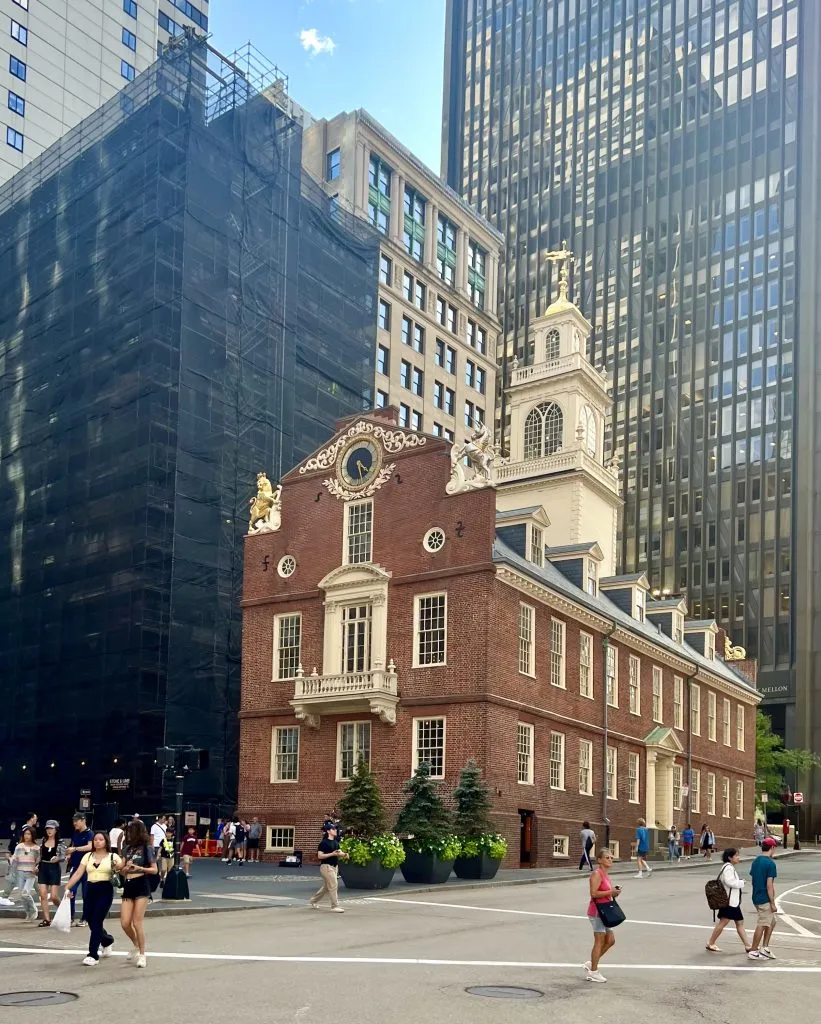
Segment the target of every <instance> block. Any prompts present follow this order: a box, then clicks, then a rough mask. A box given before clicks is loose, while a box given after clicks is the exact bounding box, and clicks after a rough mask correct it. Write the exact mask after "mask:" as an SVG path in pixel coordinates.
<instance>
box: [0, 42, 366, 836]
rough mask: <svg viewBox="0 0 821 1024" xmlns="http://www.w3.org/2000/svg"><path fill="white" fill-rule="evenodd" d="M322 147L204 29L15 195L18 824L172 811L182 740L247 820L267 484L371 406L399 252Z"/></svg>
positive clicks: (5, 673)
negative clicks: (160, 761) (365, 218)
mask: <svg viewBox="0 0 821 1024" xmlns="http://www.w3.org/2000/svg"><path fill="white" fill-rule="evenodd" d="M301 134H302V133H301V128H300V126H299V125H298V124H297V123H296V122H294V121H292V120H291V119H290V118H288V117H287V116H286V115H285V114H283V113H282V112H281V111H280V110H279V109H278V108H277V107H275V106H273V105H272V104H271V103H269V102H268V100H267V99H265V98H264V97H263V96H260V95H255V94H253V93H252V92H251V91H250V89H249V87H248V85H247V82H246V81H245V80H244V79H243V78H242V77H241V76H240V75H239V74H236V73H235V71H234V69H233V68H232V66H231V65H229V64H228V63H227V62H225V61H224V60H223V59H222V58H220V57H219V55H217V54H216V53H215V52H214V51H212V50H210V49H209V48H208V47H207V46H206V45H205V44H204V43H201V42H200V43H193V42H190V41H189V42H188V43H185V44H183V45H182V46H181V47H179V48H176V49H173V50H169V51H167V52H166V54H165V55H164V56H163V57H162V58H161V59H160V60H159V61H157V63H156V64H155V65H153V66H152V68H150V69H149V70H148V71H146V72H145V73H144V74H143V75H141V76H139V77H138V78H137V79H136V80H135V81H134V82H133V83H131V84H130V85H128V86H127V87H126V88H125V90H124V91H123V92H122V93H121V94H120V95H119V96H118V97H116V98H115V99H114V100H112V101H111V102H110V103H108V104H107V105H106V106H104V107H102V108H101V109H100V110H99V111H98V112H97V113H96V114H95V115H94V116H93V117H92V118H89V119H88V120H87V121H85V122H83V123H82V124H81V125H79V126H78V127H77V128H76V129H75V130H73V131H72V132H70V133H69V134H68V135H67V136H65V137H64V138H63V139H62V140H61V141H60V142H58V143H57V144H56V145H55V146H53V147H52V148H51V149H49V150H48V151H47V152H46V153H45V154H43V156H42V157H40V158H38V159H37V160H35V161H33V162H32V163H31V164H30V165H29V166H28V167H27V168H26V169H25V170H23V171H22V172H21V173H20V174H18V175H17V176H16V177H15V178H13V179H12V180H11V181H10V182H8V183H7V185H6V186H5V187H4V188H3V190H2V191H0V239H1V240H2V243H1V244H0V282H1V283H0V538H2V539H1V540H0V674H2V700H3V714H2V715H0V816H1V817H5V816H6V815H7V814H10V813H13V812H14V813H17V812H19V811H20V810H25V809H28V808H29V807H30V806H31V807H37V808H38V811H40V813H41V815H42V814H47V815H48V816H51V815H52V814H54V815H55V816H59V815H63V816H65V815H67V814H68V813H69V812H70V811H71V810H72V809H73V808H74V807H76V806H77V803H78V800H79V795H80V791H81V790H83V789H88V790H90V798H91V800H92V802H93V803H101V802H105V801H119V802H120V806H121V809H122V810H123V811H124V812H132V811H133V810H135V809H136V810H140V811H144V812H145V813H149V812H151V811H157V810H159V809H160V800H161V798H162V790H161V787H162V780H161V777H160V775H159V774H158V772H157V770H156V768H155V767H154V751H155V749H156V747H157V746H159V745H162V744H163V743H170V744H175V743H190V744H193V745H194V746H197V747H204V748H207V749H208V750H209V751H210V767H209V768H208V770H207V771H201V772H197V773H196V774H194V775H192V776H191V777H190V779H189V781H188V783H187V785H186V790H187V792H188V793H189V794H190V795H191V798H192V799H193V800H194V801H196V802H198V803H200V804H201V805H202V806H211V807H214V808H217V807H220V806H221V807H223V808H226V809H232V808H233V801H234V800H235V798H236V776H237V721H236V712H237V709H238V706H239V689H240V629H241V616H240V606H239V601H240V596H241V584H242V557H243V536H244V534H245V533H246V531H247V525H248V502H249V498H250V496H251V495H252V494H254V493H255V491H256V473H257V472H258V471H259V470H262V469H264V470H266V471H267V472H268V474H269V476H270V478H271V479H272V480H273V481H276V480H277V479H278V478H279V476H280V475H281V474H283V473H284V472H286V471H287V470H288V469H289V468H290V467H291V466H293V465H294V464H295V463H296V462H298V461H299V460H300V459H302V458H303V457H305V456H306V455H307V454H308V453H309V452H310V451H312V450H313V449H314V448H315V447H316V446H318V445H319V444H320V443H322V442H324V441H325V440H326V439H327V438H328V437H329V436H330V435H331V434H332V432H333V427H334V423H335V421H336V420H337V419H338V418H340V417H342V416H346V415H349V414H351V413H354V412H356V411H357V410H359V409H361V408H363V407H366V406H369V405H370V404H371V403H372V394H371V388H372V382H373V376H374V368H373V352H374V349H375V335H376V312H375V298H376V281H377V274H376V267H377V260H378V251H379V247H378V240H377V237H376V235H375V233H374V232H372V231H371V230H370V228H368V227H367V225H364V224H362V223H361V222H359V221H357V220H355V219H354V218H353V217H346V215H344V214H343V213H341V212H340V211H334V210H332V209H331V208H330V207H329V205H328V200H327V199H326V198H325V197H324V196H323V194H322V192H321V191H320V190H319V189H317V188H316V187H315V186H312V185H311V183H309V182H307V181H306V180H303V177H302V172H301ZM111 779H126V780H128V784H127V786H126V787H125V788H124V789H123V790H122V791H121V792H120V791H111V792H107V791H106V783H107V782H108V781H109V780H111ZM170 792H171V793H173V788H171V789H170ZM165 793H166V798H167V797H168V795H169V787H168V786H166V789H165Z"/></svg>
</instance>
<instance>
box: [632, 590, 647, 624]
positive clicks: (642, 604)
mask: <svg viewBox="0 0 821 1024" xmlns="http://www.w3.org/2000/svg"><path fill="white" fill-rule="evenodd" d="M633 606H634V614H633V618H634V619H638V621H639V622H644V621H645V619H646V617H647V594H646V593H645V591H644V590H642V588H641V587H635V588H634V589H633Z"/></svg>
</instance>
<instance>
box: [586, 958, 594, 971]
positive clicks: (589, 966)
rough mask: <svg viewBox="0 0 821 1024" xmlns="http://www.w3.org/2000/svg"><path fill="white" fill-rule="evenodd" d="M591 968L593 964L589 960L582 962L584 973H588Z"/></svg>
mask: <svg viewBox="0 0 821 1024" xmlns="http://www.w3.org/2000/svg"><path fill="white" fill-rule="evenodd" d="M592 966H593V964H592V963H591V961H590V960H585V962H584V969H585V970H586V971H589V970H590V968H591V967H592Z"/></svg>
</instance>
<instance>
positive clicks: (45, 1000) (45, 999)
mask: <svg viewBox="0 0 821 1024" xmlns="http://www.w3.org/2000/svg"><path fill="white" fill-rule="evenodd" d="M75 999H79V996H77V995H75V993H74V992H0V1006H53V1005H54V1004H55V1003H73V1002H74V1000H75Z"/></svg>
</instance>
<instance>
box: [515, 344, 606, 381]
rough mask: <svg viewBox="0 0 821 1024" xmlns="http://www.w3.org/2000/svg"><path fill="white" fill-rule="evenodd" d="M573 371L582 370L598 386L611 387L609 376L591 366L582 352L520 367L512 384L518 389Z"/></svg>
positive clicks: (516, 370)
mask: <svg viewBox="0 0 821 1024" xmlns="http://www.w3.org/2000/svg"><path fill="white" fill-rule="evenodd" d="M571 370H581V371H582V373H584V374H586V375H587V376H588V377H590V379H591V381H594V382H595V383H596V385H597V386H599V387H601V385H602V384H604V385H605V387H609V383H608V377H607V374H606V373H602V372H600V371H599V370H596V369H595V368H594V367H593V366H591V365H590V363H589V362H588V361H587V359H586V358H585V357H584V356H583V355H582V354H581V352H571V353H569V354H568V355H564V356H559V358H558V359H549V360H547V362H544V363H533V364H531V365H529V366H519V367H517V368H516V369H515V370H514V371H513V372H512V374H511V376H510V384H511V386H512V387H516V385H518V384H530V383H532V382H535V381H540V380H545V379H546V378H548V377H558V376H559V375H560V374H564V373H568V372H569V371H571Z"/></svg>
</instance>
